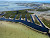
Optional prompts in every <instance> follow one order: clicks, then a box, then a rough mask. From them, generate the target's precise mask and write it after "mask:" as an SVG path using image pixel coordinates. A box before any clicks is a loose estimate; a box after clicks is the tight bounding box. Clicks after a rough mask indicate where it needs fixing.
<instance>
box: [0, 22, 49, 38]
mask: <svg viewBox="0 0 50 38" xmlns="http://www.w3.org/2000/svg"><path fill="white" fill-rule="evenodd" d="M0 38H49V37H48V36H47V35H44V34H41V33H38V32H36V31H33V30H31V29H29V28H27V27H26V26H24V25H22V24H19V23H12V22H5V21H0Z"/></svg>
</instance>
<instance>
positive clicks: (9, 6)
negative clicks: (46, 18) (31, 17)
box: [0, 2, 31, 11]
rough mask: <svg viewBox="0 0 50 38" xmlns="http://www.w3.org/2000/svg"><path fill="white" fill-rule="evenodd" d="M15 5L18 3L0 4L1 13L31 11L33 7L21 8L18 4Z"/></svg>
mask: <svg viewBox="0 0 50 38" xmlns="http://www.w3.org/2000/svg"><path fill="white" fill-rule="evenodd" d="M15 3H16V2H0V11H12V10H22V9H31V7H26V6H19V5H18V4H15Z"/></svg>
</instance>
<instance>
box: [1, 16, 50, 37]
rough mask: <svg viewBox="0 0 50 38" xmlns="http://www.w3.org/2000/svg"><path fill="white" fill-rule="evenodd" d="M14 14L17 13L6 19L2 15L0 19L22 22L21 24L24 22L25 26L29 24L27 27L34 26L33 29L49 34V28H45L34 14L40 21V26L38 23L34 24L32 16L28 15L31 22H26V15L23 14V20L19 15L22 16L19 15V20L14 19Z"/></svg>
mask: <svg viewBox="0 0 50 38" xmlns="http://www.w3.org/2000/svg"><path fill="white" fill-rule="evenodd" d="M16 16H17V15H15V17H14V19H9V18H10V17H11V16H10V17H9V18H8V19H7V18H5V17H2V18H0V20H3V21H11V22H21V23H23V24H25V25H27V26H29V27H32V28H34V29H36V30H39V31H42V32H47V34H48V35H49V36H50V33H49V29H48V28H46V27H45V26H44V25H43V23H42V22H41V21H40V19H39V18H38V17H37V16H36V15H35V17H36V18H37V19H38V21H39V22H40V23H41V25H42V26H40V25H37V24H35V22H34V20H33V17H32V16H31V15H30V17H31V19H32V22H28V21H27V16H26V15H25V20H21V17H22V15H20V19H19V20H16V19H15V18H16Z"/></svg>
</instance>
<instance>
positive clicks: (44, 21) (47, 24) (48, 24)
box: [42, 18, 50, 28]
mask: <svg viewBox="0 0 50 38" xmlns="http://www.w3.org/2000/svg"><path fill="white" fill-rule="evenodd" d="M42 21H43V23H44V24H45V25H46V26H47V27H49V28H50V21H48V20H46V19H45V18H42Z"/></svg>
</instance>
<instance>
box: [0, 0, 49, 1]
mask: <svg viewBox="0 0 50 38" xmlns="http://www.w3.org/2000/svg"><path fill="white" fill-rule="evenodd" d="M0 1H50V0H0Z"/></svg>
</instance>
